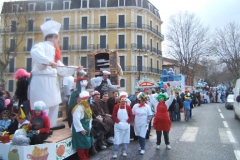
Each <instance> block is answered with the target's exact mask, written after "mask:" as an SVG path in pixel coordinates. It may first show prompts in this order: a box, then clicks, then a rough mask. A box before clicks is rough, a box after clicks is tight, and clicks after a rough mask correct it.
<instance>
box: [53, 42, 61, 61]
mask: <svg viewBox="0 0 240 160" xmlns="http://www.w3.org/2000/svg"><path fill="white" fill-rule="evenodd" d="M54 47H55V58H54V61H55V62H56V63H57V61H58V60H60V58H61V51H60V48H59V47H58V46H56V45H55V46H54Z"/></svg>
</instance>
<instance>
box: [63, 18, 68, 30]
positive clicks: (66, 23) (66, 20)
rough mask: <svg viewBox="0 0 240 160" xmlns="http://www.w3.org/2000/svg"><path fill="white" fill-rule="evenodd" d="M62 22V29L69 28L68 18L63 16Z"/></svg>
mask: <svg viewBox="0 0 240 160" xmlns="http://www.w3.org/2000/svg"><path fill="white" fill-rule="evenodd" d="M63 23H64V25H63V29H64V30H69V18H64V19H63Z"/></svg>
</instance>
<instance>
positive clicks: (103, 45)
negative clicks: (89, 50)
mask: <svg viewBox="0 0 240 160" xmlns="http://www.w3.org/2000/svg"><path fill="white" fill-rule="evenodd" d="M105 48H106V49H108V45H107V44H98V45H97V49H105Z"/></svg>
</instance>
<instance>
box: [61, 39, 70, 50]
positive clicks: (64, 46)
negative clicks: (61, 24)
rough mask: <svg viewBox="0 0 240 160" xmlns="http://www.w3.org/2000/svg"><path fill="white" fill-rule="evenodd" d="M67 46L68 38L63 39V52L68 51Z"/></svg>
mask: <svg viewBox="0 0 240 160" xmlns="http://www.w3.org/2000/svg"><path fill="white" fill-rule="evenodd" d="M68 45H69V37H63V48H62V49H63V50H68V49H69V48H68Z"/></svg>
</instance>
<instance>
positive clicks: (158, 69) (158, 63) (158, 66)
mask: <svg viewBox="0 0 240 160" xmlns="http://www.w3.org/2000/svg"><path fill="white" fill-rule="evenodd" d="M157 73H158V74H159V73H160V71H159V61H157Z"/></svg>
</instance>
